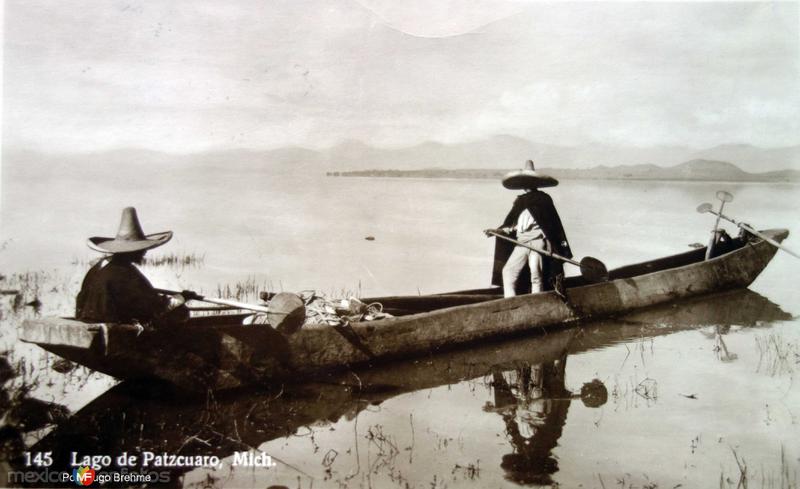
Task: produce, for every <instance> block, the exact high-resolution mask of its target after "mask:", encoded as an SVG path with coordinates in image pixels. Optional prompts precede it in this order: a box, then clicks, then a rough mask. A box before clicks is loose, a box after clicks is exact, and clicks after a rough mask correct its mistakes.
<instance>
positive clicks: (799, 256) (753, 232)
mask: <svg viewBox="0 0 800 489" xmlns="http://www.w3.org/2000/svg"><path fill="white" fill-rule="evenodd" d="M708 212H710V213H712V214H715V215H716V216H717V219H719V218H722V219H725V220H726V221H728V222H730V223H733V224H736V225H737V226H738V227H740V228H741V229H744V230H745V231H747V232H748V233H750V234H752V235H754V236H758V237H759V238H761V239H763V240H764V241H766V242H767V243H769V244H771V245H772V246H774V247H776V248H779V249H781V250H783V251H785V252H786V253H789V254H790V255H792V256H794V257H795V258H800V255H798V254H797V253H795V252H794V251H792V250H790V249H789V248H787V247H786V246H784V245H782V244H780V243H778V242H777V241H775V240H774V239H772V238H770V237H769V236H767V235H765V234H764V233H760V232H758V231H756V230H755V229H753V228H752V227H750V226H748V225H747V224H744V223H742V222H738V221H736V220H735V219H733V218H731V217H728V216H726V215H725V214H723V213H721V212H714V210H709V211H708Z"/></svg>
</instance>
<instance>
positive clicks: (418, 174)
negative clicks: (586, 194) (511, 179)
mask: <svg viewBox="0 0 800 489" xmlns="http://www.w3.org/2000/svg"><path fill="white" fill-rule="evenodd" d="M508 171H511V169H505V170H496V169H455V170H450V169H443V168H432V169H423V170H356V171H348V172H328V176H336V177H338V176H342V177H396V178H491V179H498V180H499V179H500V178H502V177H503V175H505V174H506V173H507V172H508ZM540 171H541V172H542V173H546V174H548V175H551V176H553V177H556V178H558V179H565V180H569V179H580V180H688V181H727V182H800V171H797V170H780V171H771V172H763V173H748V172H746V171H743V170H742V169H741V168H739V167H738V166H736V165H734V164H732V163H728V162H725V161H712V160H691V161H687V162H685V163H681V164H679V165H676V166H672V167H662V166H657V165H620V166H613V167H608V166H597V167H594V168H588V169H558V168H541V169H540Z"/></svg>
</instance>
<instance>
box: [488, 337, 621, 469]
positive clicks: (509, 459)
mask: <svg viewBox="0 0 800 489" xmlns="http://www.w3.org/2000/svg"><path fill="white" fill-rule="evenodd" d="M566 364H567V354H566V352H564V353H563V354H562V355H561V356H560V357H559V358H558V359H557V360H554V361H552V362H550V363H543V364H538V365H533V366H526V367H521V368H518V369H517V370H515V371H510V372H507V373H506V375H504V373H503V372H500V371H495V372H493V373H492V378H493V387H494V406H493V407H491V408H487V409H492V410H495V411H497V412H498V413H499V414H500V415H501V416H502V417H503V421H504V422H505V425H506V436H507V437H508V439H509V441H510V442H511V445H512V446H513V448H514V452H513V453H509V454H506V455H503V461H502V462H501V464H500V466H501V467H502V468H503V469H505V471H506V478H507V479H508V480H511V481H513V482H516V483H518V484H552V483H553V480H552V478H551V475H552V474H554V473H556V472H557V471H558V460H557V459H556V458H555V457H554V456H553V454H552V450H553V449H554V448H555V447H556V446H557V445H558V439H559V438H560V437H561V433H562V431H563V428H564V423H565V422H566V419H567V410H568V409H569V404H570V402H571V400H572V398H573V397H580V398H581V399H582V400H583V402H584V404H586V405H587V406H588V407H598V406H601V405H603V404H605V402H606V400H607V398H608V392H607V390H606V388H605V386H604V385H603V384H602V382H600V381H599V380H597V379H595V380H593V381H592V382H590V383H587V384H584V386H583V388H582V389H581V395H580V396H573V394H572V392H570V391H569V390H567V388H566V387H565V386H564V375H565V371H566ZM507 377H508V378H507Z"/></svg>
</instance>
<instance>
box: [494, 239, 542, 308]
mask: <svg viewBox="0 0 800 489" xmlns="http://www.w3.org/2000/svg"><path fill="white" fill-rule="evenodd" d="M520 241H522V240H520ZM524 243H525V244H527V245H528V246H533V247H534V248H537V249H540V250H544V249H545V248H544V239H534V240H530V241H524ZM525 263H527V264H528V267H529V268H530V269H531V293H532V294H535V293H537V292H541V291H542V255H540V254H539V253H536V252H535V251H533V250H529V249H528V248H525V247H524V246H515V247H514V250H513V251H512V252H511V256H509V257H508V261H506V264H505V266H503V295H504V296H505V297H514V296H515V295H517V292H516V290H514V286H515V285H516V283H517V279H519V274H520V272H522V269H523V268H524V267H525Z"/></svg>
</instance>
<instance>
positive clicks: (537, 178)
mask: <svg viewBox="0 0 800 489" xmlns="http://www.w3.org/2000/svg"><path fill="white" fill-rule="evenodd" d="M556 185H558V180H556V179H555V178H553V177H550V176H547V175H542V174H541V173H537V172H536V170H534V168H533V161H531V160H528V162H527V163H526V167H525V169H524V170H519V171H514V172H511V173H509V174H507V175H506V176H505V177H503V186H504V187H506V188H508V189H523V190H525V193H524V194H522V195H520V196H518V197H517V199H516V200H515V201H514V205H513V206H512V207H511V211H510V212H509V213H508V216H506V219H505V221H503V224H502V225H501V227H500V228H499V229H497V230H493V229H487V230H486V235H487V236H491V234H490V231H495V232H499V233H503V234H509V235H511V234H514V233H516V239H517V241H520V242H522V243H524V244H526V245H528V246H531V247H534V248H538V249H542V250H547V251H551V252H553V253H556V254H558V255H561V256H563V257H566V258H572V251H570V248H569V243H567V237H566V234H565V233H564V227H563V225H562V224H561V218H560V217H559V216H558V212H557V211H556V208H555V206H554V205H553V199H551V198H550V196H549V195H547V194H546V193H544V192H542V191H541V190H539V188H541V187H553V186H556ZM494 259H495V264H494V270H493V273H492V284H493V285H501V284H502V285H503V292H504V295H505V297H513V296H515V295H517V293H524V292H527V291H528V290H527V285H528V284H527V283H526V282H529V283H530V286H531V288H530V292H532V293H536V292H541V291H543V290H551V289H553V287H554V283H553V282H554V281H555V280H556V277H557V276H559V275H563V273H564V268H563V264H562V262H560V261H558V260H554V259H551V258H548V257H544V256H542V255H541V254H539V253H536V252H535V251H533V250H531V249H529V248H526V247H524V246H519V245H516V246H515V245H514V244H513V243H509V242H508V241H505V240H502V239H497V240H496V243H495V258H494ZM527 276H530V280H529V281H528V280H526V278H527Z"/></svg>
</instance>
